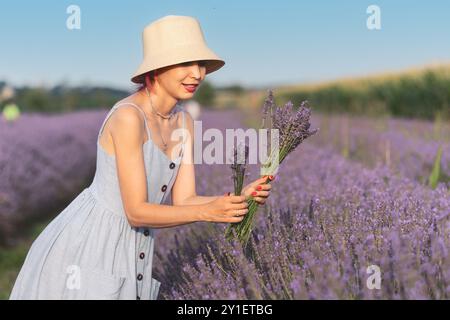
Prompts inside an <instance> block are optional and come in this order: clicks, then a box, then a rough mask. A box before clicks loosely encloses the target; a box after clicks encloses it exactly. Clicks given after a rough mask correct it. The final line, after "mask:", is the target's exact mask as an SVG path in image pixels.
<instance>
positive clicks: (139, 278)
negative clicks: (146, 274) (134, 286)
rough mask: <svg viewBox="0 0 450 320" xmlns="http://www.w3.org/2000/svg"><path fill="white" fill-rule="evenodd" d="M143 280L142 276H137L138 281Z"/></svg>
mask: <svg viewBox="0 0 450 320" xmlns="http://www.w3.org/2000/svg"><path fill="white" fill-rule="evenodd" d="M142 278H143V276H142V274H140V273H139V274H138V276H137V279H138V280H139V281H141V280H142Z"/></svg>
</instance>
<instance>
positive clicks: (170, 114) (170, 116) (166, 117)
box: [145, 87, 173, 119]
mask: <svg viewBox="0 0 450 320" xmlns="http://www.w3.org/2000/svg"><path fill="white" fill-rule="evenodd" d="M145 92H147V96H148V99H149V100H150V106H151V107H152V110H153V113H156V114H157V115H158V116H160V117H161V118H163V119H170V118H172V116H173V112H170V113H169V115H167V116H166V115H164V114H161V113H159V112H158V111H156V110H155V108H154V107H153V103H152V99H151V98H150V93H149V92H148V89H147V87H145Z"/></svg>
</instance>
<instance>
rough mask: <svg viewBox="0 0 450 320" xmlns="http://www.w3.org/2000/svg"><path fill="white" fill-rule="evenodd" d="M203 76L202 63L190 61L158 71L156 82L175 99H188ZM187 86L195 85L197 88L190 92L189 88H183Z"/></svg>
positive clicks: (204, 73)
mask: <svg viewBox="0 0 450 320" xmlns="http://www.w3.org/2000/svg"><path fill="white" fill-rule="evenodd" d="M205 75H206V66H205V62H204V61H190V62H184V63H179V64H176V65H172V66H168V67H164V68H160V69H158V70H157V74H156V78H157V80H156V81H157V82H158V84H159V86H161V87H162V88H163V89H164V90H165V91H166V92H167V93H168V94H169V95H171V96H172V97H174V98H175V99H190V98H192V96H193V95H194V94H195V91H196V90H197V89H198V85H199V84H200V83H201V82H202V81H203V80H204V79H205ZM187 84H196V85H197V87H195V90H194V91H193V92H191V90H189V87H186V86H185V85H187Z"/></svg>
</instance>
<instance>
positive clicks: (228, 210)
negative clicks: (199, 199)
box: [202, 194, 248, 223]
mask: <svg viewBox="0 0 450 320" xmlns="http://www.w3.org/2000/svg"><path fill="white" fill-rule="evenodd" d="M204 212H205V214H204V215H203V217H202V221H207V222H229V223H235V222H241V221H242V219H244V215H245V214H247V212H248V203H247V201H246V197H245V196H243V195H241V196H235V195H228V194H225V195H223V196H220V197H218V198H217V199H216V200H214V201H211V202H210V203H208V204H205V210H204Z"/></svg>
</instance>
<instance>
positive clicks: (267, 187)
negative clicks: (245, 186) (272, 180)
mask: <svg viewBox="0 0 450 320" xmlns="http://www.w3.org/2000/svg"><path fill="white" fill-rule="evenodd" d="M255 189H256V191H261V190H270V189H272V185H271V184H269V183H265V184H260V185H258V186H256V188H255Z"/></svg>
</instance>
